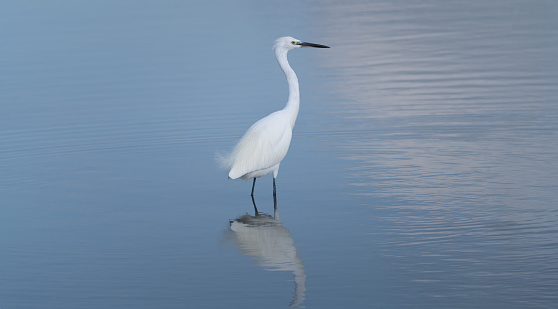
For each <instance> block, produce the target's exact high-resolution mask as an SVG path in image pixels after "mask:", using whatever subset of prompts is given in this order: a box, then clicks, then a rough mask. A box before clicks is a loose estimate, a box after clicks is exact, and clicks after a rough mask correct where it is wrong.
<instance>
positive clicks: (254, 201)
mask: <svg viewBox="0 0 558 309" xmlns="http://www.w3.org/2000/svg"><path fill="white" fill-rule="evenodd" d="M254 179H255V178H254ZM252 204H254V211H255V212H256V216H257V215H258V207H256V200H254V196H253V195H252Z"/></svg>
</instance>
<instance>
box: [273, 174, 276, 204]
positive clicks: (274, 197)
mask: <svg viewBox="0 0 558 309" xmlns="http://www.w3.org/2000/svg"><path fill="white" fill-rule="evenodd" d="M275 192H276V191H275V177H273V198H274V199H275V195H276V193H275Z"/></svg>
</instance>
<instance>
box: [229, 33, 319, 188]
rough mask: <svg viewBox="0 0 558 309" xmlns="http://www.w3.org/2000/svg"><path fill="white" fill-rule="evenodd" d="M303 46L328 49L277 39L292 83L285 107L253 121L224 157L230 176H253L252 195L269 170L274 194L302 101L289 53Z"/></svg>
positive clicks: (275, 47) (282, 63)
mask: <svg viewBox="0 0 558 309" xmlns="http://www.w3.org/2000/svg"><path fill="white" fill-rule="evenodd" d="M301 47H317V48H329V46H325V45H321V44H314V43H307V42H302V41H300V40H297V39H295V38H292V37H281V38H278V39H277V40H275V44H273V51H274V53H275V57H276V58H277V62H278V63H279V66H280V67H281V69H282V70H283V72H284V73H285V76H286V77H287V82H288V84H289V99H288V101H287V104H286V105H285V108H283V109H282V110H279V111H276V112H274V113H271V114H269V115H268V116H266V117H264V118H262V119H260V120H258V121H257V122H256V123H254V124H253V125H252V126H251V127H250V128H249V129H248V130H247V131H246V133H245V134H244V136H243V137H242V138H241V139H240V141H239V142H238V144H237V145H236V146H235V147H234V150H233V151H232V153H231V154H230V155H228V156H227V157H225V158H222V159H223V160H222V161H223V165H224V166H225V167H226V168H227V169H230V171H229V178H231V179H237V178H242V179H244V180H248V179H252V178H253V179H254V182H253V183H252V196H254V186H255V185H256V178H259V177H262V176H265V175H267V174H269V173H273V195H274V196H275V192H276V190H275V178H277V173H278V172H279V164H281V161H282V160H283V158H284V157H285V155H286V154H287V151H288V150H289V145H290V144H291V137H292V132H293V131H292V130H293V127H294V125H295V122H296V117H297V115H298V108H299V104H300V96H299V90H298V79H297V77H296V74H295V72H294V71H293V69H292V68H291V66H290V65H289V62H288V61H287V53H288V52H289V51H291V50H293V49H297V48H301Z"/></svg>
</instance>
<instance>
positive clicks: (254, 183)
mask: <svg viewBox="0 0 558 309" xmlns="http://www.w3.org/2000/svg"><path fill="white" fill-rule="evenodd" d="M255 186H256V178H254V182H253V183H252V194H250V195H251V196H252V197H254V187H255ZM254 206H255V205H254Z"/></svg>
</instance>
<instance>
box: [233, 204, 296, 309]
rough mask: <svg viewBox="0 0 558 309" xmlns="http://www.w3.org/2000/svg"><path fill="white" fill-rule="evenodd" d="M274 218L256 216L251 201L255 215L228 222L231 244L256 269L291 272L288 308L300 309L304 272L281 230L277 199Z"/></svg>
mask: <svg viewBox="0 0 558 309" xmlns="http://www.w3.org/2000/svg"><path fill="white" fill-rule="evenodd" d="M273 201H274V213H273V216H272V215H269V214H266V213H263V212H258V210H257V207H256V201H255V200H254V197H252V203H253V205H254V210H255V215H254V216H252V215H249V214H245V215H243V216H240V217H238V218H236V219H234V220H230V221H229V222H230V229H231V233H232V234H233V235H234V236H233V237H232V239H233V241H234V242H235V243H236V245H237V246H238V248H240V249H241V250H242V251H244V253H245V254H246V255H248V256H250V257H252V258H254V259H255V260H257V261H258V263H257V264H256V265H258V266H260V267H262V268H263V269H265V270H267V271H290V272H291V273H292V274H293V278H294V283H295V290H294V296H293V300H292V301H291V303H290V307H291V308H299V306H300V305H301V304H302V303H303V302H304V297H305V291H306V286H305V284H306V272H305V270H304V265H303V264H302V260H301V259H300V256H299V255H298V250H297V248H296V247H295V245H294V240H293V238H292V237H291V234H290V233H289V230H288V229H287V228H285V227H284V226H283V223H282V222H281V218H280V217H279V211H278V210H277V199H276V198H275V197H274V199H273Z"/></svg>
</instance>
